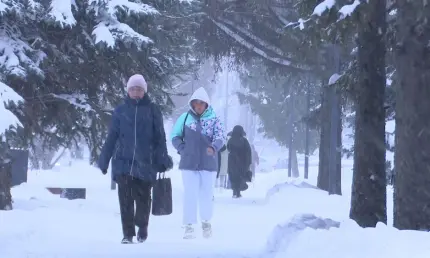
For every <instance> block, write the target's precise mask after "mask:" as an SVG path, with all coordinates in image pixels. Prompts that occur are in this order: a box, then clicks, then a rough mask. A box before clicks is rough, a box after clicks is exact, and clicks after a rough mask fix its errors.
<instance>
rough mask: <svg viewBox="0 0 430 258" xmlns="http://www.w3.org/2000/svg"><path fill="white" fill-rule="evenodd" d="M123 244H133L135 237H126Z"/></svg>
mask: <svg viewBox="0 0 430 258" xmlns="http://www.w3.org/2000/svg"><path fill="white" fill-rule="evenodd" d="M121 244H133V237H124V238H123V239H122V241H121Z"/></svg>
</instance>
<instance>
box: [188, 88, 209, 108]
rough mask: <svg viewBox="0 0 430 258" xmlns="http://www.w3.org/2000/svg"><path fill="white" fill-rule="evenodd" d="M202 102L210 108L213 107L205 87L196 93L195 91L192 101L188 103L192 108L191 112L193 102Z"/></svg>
mask: <svg viewBox="0 0 430 258" xmlns="http://www.w3.org/2000/svg"><path fill="white" fill-rule="evenodd" d="M195 99H197V100H201V101H203V102H205V103H207V104H208V108H209V107H210V106H211V103H210V102H211V101H210V99H209V95H208V93H207V92H206V90H205V89H204V88H203V87H200V88H198V89H197V90H196V91H194V93H193V95H191V98H190V100H189V101H188V105H189V106H190V108H191V110H193V107H192V106H191V101H193V100H195Z"/></svg>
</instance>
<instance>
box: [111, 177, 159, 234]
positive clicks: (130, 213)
mask: <svg viewBox="0 0 430 258" xmlns="http://www.w3.org/2000/svg"><path fill="white" fill-rule="evenodd" d="M116 182H117V183H118V198H119V207H120V211H121V223H122V232H123V233H124V237H132V236H135V235H136V230H135V226H137V227H139V228H141V229H143V230H147V229H148V222H149V214H150V212H151V188H152V185H151V182H147V181H143V180H140V179H137V178H133V177H131V176H119V177H118V178H116ZM135 204H136V212H135V209H134V205H135Z"/></svg>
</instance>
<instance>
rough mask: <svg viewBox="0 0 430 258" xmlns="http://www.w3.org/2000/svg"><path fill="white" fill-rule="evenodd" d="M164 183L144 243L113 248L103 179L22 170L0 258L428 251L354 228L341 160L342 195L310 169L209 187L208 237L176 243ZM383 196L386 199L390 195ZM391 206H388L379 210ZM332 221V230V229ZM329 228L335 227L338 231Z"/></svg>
mask: <svg viewBox="0 0 430 258" xmlns="http://www.w3.org/2000/svg"><path fill="white" fill-rule="evenodd" d="M169 174H170V176H171V178H172V182H173V196H174V213H173V214H172V215H171V216H166V217H151V221H150V229H149V230H150V231H149V232H150V236H149V239H148V241H147V242H146V243H144V244H138V245H131V246H130V245H121V244H120V240H121V237H122V235H121V226H120V218H119V206H118V201H117V196H116V192H115V191H111V190H110V180H109V176H102V175H101V173H100V172H99V171H98V170H97V169H96V168H92V167H90V166H88V165H86V164H85V163H79V162H78V163H75V165H74V166H72V167H57V168H56V169H55V170H54V171H39V172H37V171H32V172H30V174H29V179H28V183H27V184H23V185H21V186H18V187H15V188H14V189H13V196H14V208H15V209H14V210H13V211H2V212H0V257H2V258H3V257H5V258H33V257H34V258H36V257H37V258H39V257H40V258H42V257H43V258H66V257H67V258H90V257H91V258H94V257H103V258H114V257H123V258H132V257H133V258H134V257H136V258H137V257H153V258H158V257H180V258H186V257H203V258H205V257H302V258H315V257H318V258H325V257H327V258H328V257H330V258H337V257H339V258H355V257H357V258H362V257H366V258H371V257H375V258H376V257H378V258H380V257H390V258H396V257H402V258H403V257H404V256H405V255H406V254H407V255H408V256H411V257H414V258H420V257H423V258H424V257H425V258H427V257H429V255H430V247H429V246H428V245H427V244H426V243H428V242H429V241H430V235H429V234H428V233H423V232H401V233H400V232H399V231H398V230H396V229H394V228H392V227H387V226H384V225H379V226H378V227H377V228H376V229H361V228H359V227H358V226H357V225H356V224H355V223H354V222H352V221H350V220H349V219H348V212H349V196H350V185H351V163H350V162H347V161H345V162H344V167H343V186H344V187H343V188H344V196H342V197H340V196H329V195H327V193H325V192H322V191H319V190H317V189H315V187H314V184H315V181H316V176H317V167H316V166H312V167H311V169H310V179H309V180H308V181H305V180H301V179H295V180H290V179H288V178H287V176H286V174H287V173H286V171H284V170H275V171H273V172H271V173H260V174H257V178H256V181H255V183H254V184H251V185H250V189H249V190H248V191H246V192H245V193H244V194H243V195H244V198H243V199H240V200H233V199H232V198H231V192H229V191H227V190H219V189H217V191H216V195H215V207H216V214H215V218H214V221H213V228H214V236H213V238H212V239H209V240H206V239H195V240H183V239H182V233H183V231H182V228H181V206H182V200H181V193H182V185H181V178H180V174H179V173H178V171H176V170H173V171H172V172H170V173H169ZM50 186H51V187H52V186H61V187H85V188H87V199H86V200H74V201H69V200H66V199H60V198H59V197H58V196H56V195H52V194H50V193H49V192H48V191H47V190H45V187H50ZM389 197H390V196H389ZM389 199H390V202H391V198H389ZM389 208H391V206H390V207H389ZM339 225H340V227H339ZM338 227H339V228H338Z"/></svg>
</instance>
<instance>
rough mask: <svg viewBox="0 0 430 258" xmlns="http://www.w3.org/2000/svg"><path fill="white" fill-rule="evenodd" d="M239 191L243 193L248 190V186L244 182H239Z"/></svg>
mask: <svg viewBox="0 0 430 258" xmlns="http://www.w3.org/2000/svg"><path fill="white" fill-rule="evenodd" d="M239 190H240V191H241V192H244V191H246V190H248V184H247V183H246V182H245V181H242V182H240V188H239Z"/></svg>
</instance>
